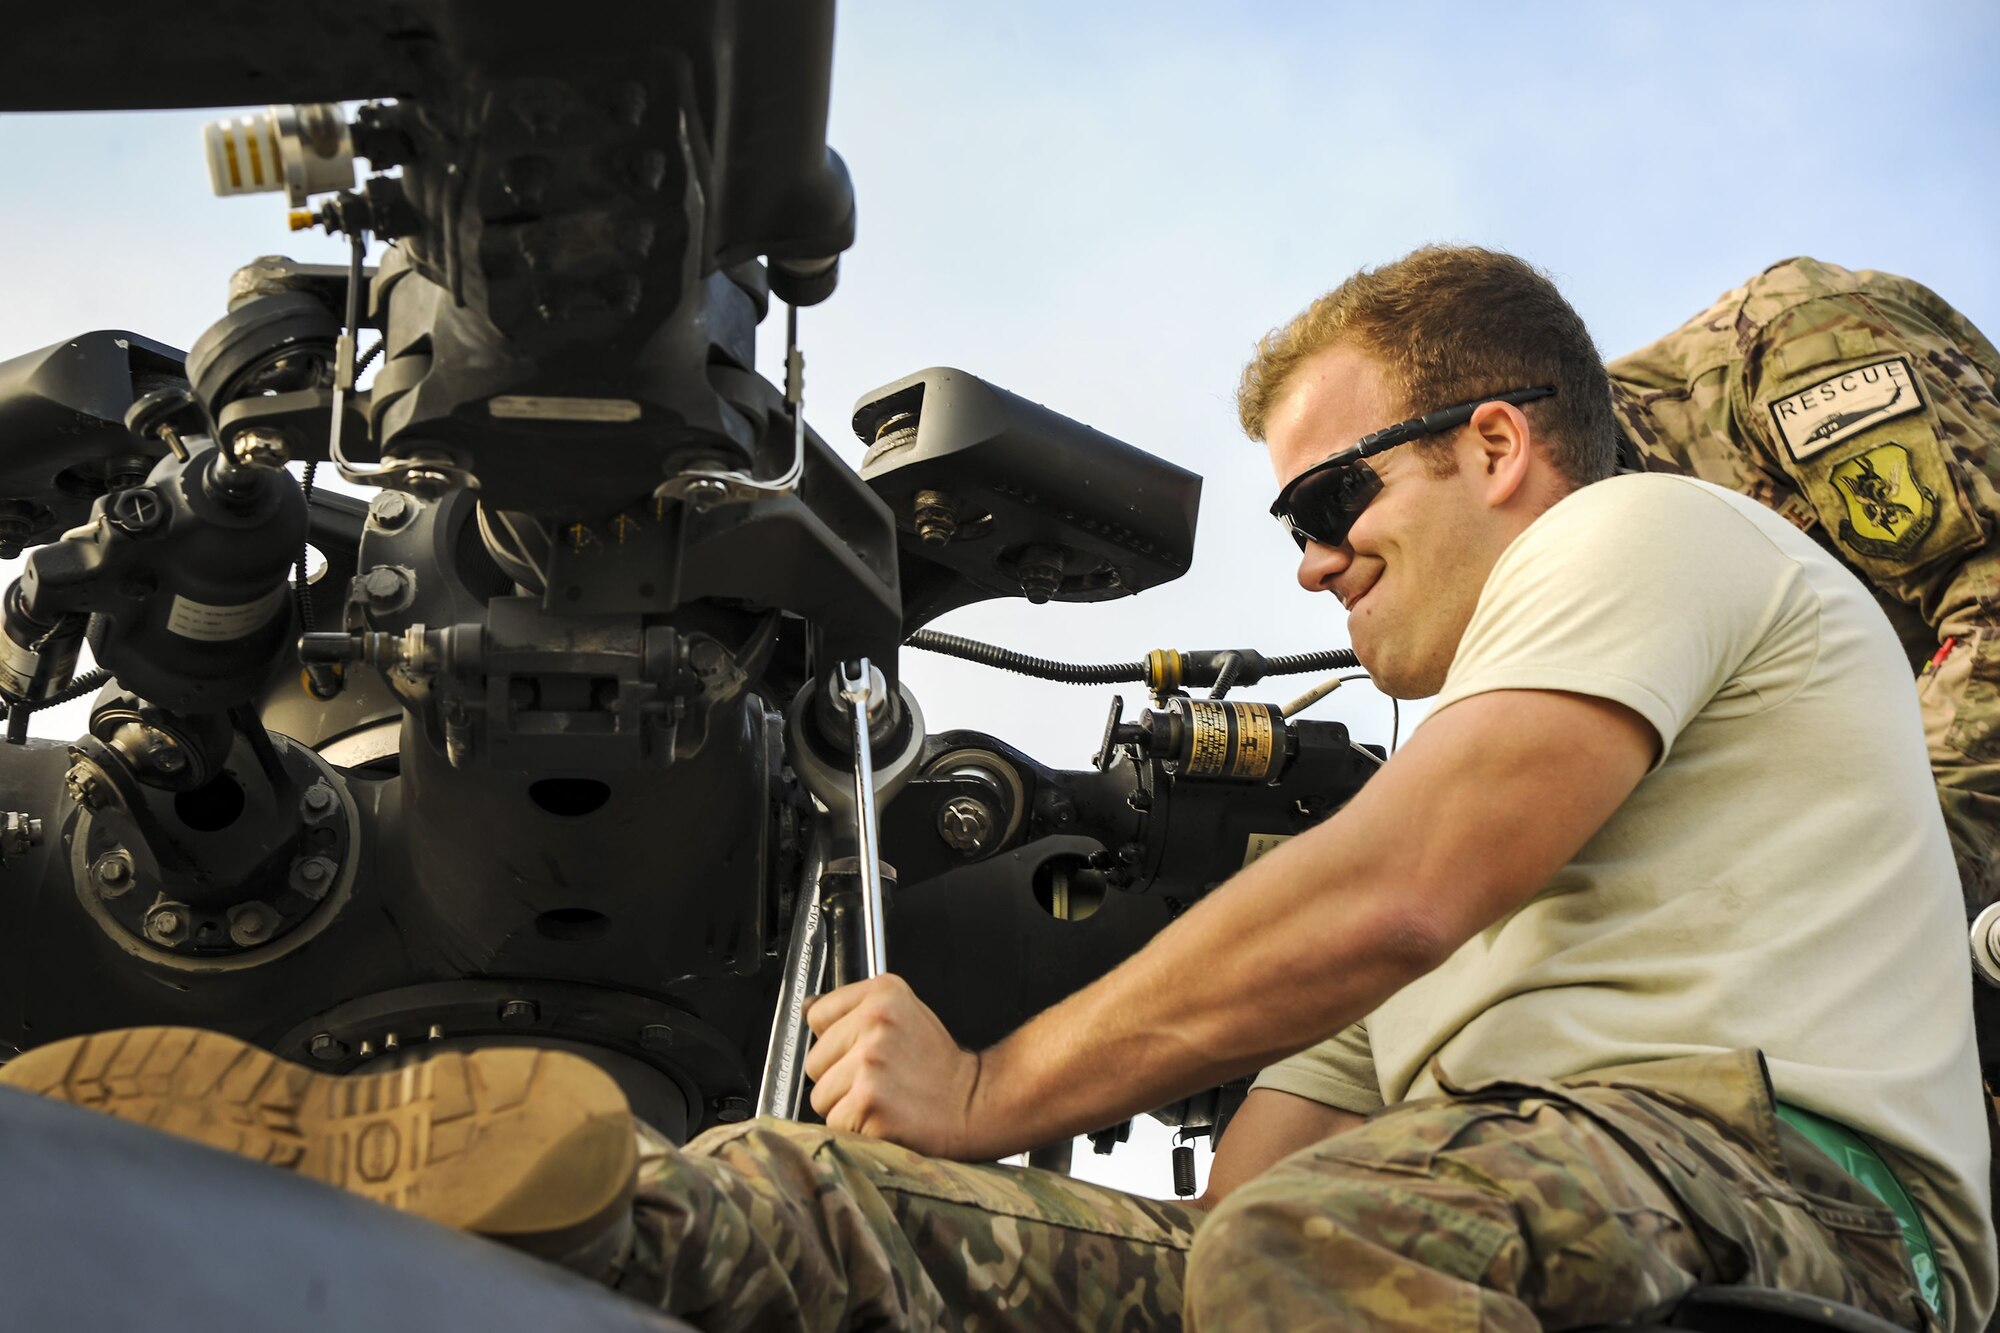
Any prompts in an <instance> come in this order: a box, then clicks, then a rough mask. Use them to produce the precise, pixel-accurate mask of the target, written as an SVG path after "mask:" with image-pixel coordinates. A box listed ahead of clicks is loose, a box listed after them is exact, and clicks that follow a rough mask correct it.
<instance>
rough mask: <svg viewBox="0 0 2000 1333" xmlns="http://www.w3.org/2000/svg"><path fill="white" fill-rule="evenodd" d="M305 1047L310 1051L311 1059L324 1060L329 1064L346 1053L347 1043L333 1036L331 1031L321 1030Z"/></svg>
mask: <svg viewBox="0 0 2000 1333" xmlns="http://www.w3.org/2000/svg"><path fill="white" fill-rule="evenodd" d="M306 1049H307V1050H308V1051H310V1052H312V1058H313V1059H315V1060H324V1061H326V1062H327V1063H329V1064H331V1063H332V1062H333V1061H335V1060H338V1059H339V1058H340V1057H341V1056H343V1055H346V1054H347V1043H346V1042H344V1041H342V1040H341V1039H340V1038H338V1037H336V1036H334V1035H333V1034H332V1033H331V1032H322V1033H319V1034H318V1035H316V1036H315V1037H314V1038H313V1039H312V1042H311V1044H310V1045H308V1046H307V1047H306Z"/></svg>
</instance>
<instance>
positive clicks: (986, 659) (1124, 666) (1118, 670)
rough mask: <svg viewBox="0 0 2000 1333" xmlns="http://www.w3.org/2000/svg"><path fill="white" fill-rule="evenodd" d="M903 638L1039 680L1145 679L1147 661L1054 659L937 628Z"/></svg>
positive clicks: (1111, 682) (1103, 681) (1108, 681)
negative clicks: (1093, 663) (1096, 662)
mask: <svg viewBox="0 0 2000 1333" xmlns="http://www.w3.org/2000/svg"><path fill="white" fill-rule="evenodd" d="M903 642H904V643H905V644H907V645H908V646H909V647H912V648H921V649H923V650H924V651H925V652H928V653H943V654H944V655H945V656H946V657H957V658H962V659H964V660H965V661H967V662H977V663H979V664H980V665H981V666H990V667H998V668H1000V669H1001V670H1002V671H1013V672H1018V673H1019V674H1021V675H1023V676H1034V677H1036V678H1037V679H1039V680H1059V681H1062V682H1063V683H1064V684H1067V685H1118V684H1122V683H1124V682H1126V681H1143V680H1145V679H1146V664H1145V663H1144V662H1106V663H1103V664H1101V665H1097V666H1090V665H1078V664H1076V663H1073V662H1052V661H1050V660H1049V659H1048V658H1046V657H1030V656H1028V655H1027V654H1026V653H1017V652H1015V651H1014V650H1013V649H1012V648H1002V647H1000V646H999V645H998V644H992V643H981V642H980V641H979V640H977V639H967V638H963V637H961V636H959V635H957V634H943V633H940V632H938V631H937V630H930V629H920V630H918V631H917V632H916V633H915V634H912V635H911V636H910V637H909V638H907V639H905V640H903Z"/></svg>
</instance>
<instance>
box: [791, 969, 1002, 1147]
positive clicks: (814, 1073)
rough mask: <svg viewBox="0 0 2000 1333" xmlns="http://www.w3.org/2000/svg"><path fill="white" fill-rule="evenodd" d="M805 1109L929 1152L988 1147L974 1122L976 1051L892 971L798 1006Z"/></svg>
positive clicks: (840, 1126)
mask: <svg viewBox="0 0 2000 1333" xmlns="http://www.w3.org/2000/svg"><path fill="white" fill-rule="evenodd" d="M806 1023H807V1025H808V1026H810V1027H811V1028H812V1030H813V1034H814V1036H815V1037H817V1038H818V1040H817V1041H816V1042H815V1043H814V1044H813V1048H812V1051H811V1053H810V1054H808V1055H807V1057H806V1077H808V1078H810V1079H811V1080H812V1081H813V1090H812V1105H813V1110H815V1111H817V1112H819V1113H820V1115H821V1116H823V1117H824V1118H825V1119H826V1123H827V1124H828V1125H830V1126H832V1127H833V1128H834V1129H843V1130H852V1131H855V1132H857V1133H861V1134H867V1135H871V1136H872V1137H874V1138H878V1139H887V1140H889V1141H890V1142H891V1143H899V1144H901V1145H903V1146H904V1147H905V1148H910V1149H913V1150H915V1151H917V1152H921V1153H926V1154H928V1155H930V1156H932V1157H951V1158H958V1159H961V1160H978V1159H981V1158H985V1157H990V1156H994V1155H997V1154H996V1153H994V1152H992V1151H991V1150H989V1149H988V1147H987V1146H986V1145H985V1144H984V1143H983V1142H982V1139H984V1138H985V1137H987V1135H985V1134H982V1133H981V1132H980V1127H979V1126H978V1125H977V1124H976V1123H975V1119H976V1117H975V1105H974V1104H975V1101H976V1100H977V1095H978V1092H979V1073H980V1059H979V1057H978V1056H977V1055H975V1054H973V1053H972V1052H971V1051H968V1050H965V1049H963V1048H961V1047H960V1046H959V1044H958V1043H957V1042H955V1041H953V1040H952V1039H951V1034H950V1033H949V1032H946V1031H945V1028H944V1024H943V1023H941V1022H939V1021H938V1016H937V1015H936V1014H934V1013H932V1012H931V1011H930V1008H929V1007H928V1006H927V1005H925V1004H924V1002H923V1001H922V1000H919V999H918V998H917V997H916V994H915V992H913V991H911V989H910V987H909V983H908V982H906V981H904V980H903V979H902V978H901V977H898V976H894V975H889V974H885V975H883V976H879V977H872V978H870V979H869V980H867V981H857V982H855V983H854V984H853V985H851V986H842V987H841V988H840V989H839V990H835V991H829V992H828V993H827V994H825V995H822V996H820V997H819V998H818V999H817V1000H815V1001H813V1003H812V1007H811V1008H809V1009H807V1010H806Z"/></svg>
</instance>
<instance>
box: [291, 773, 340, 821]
mask: <svg viewBox="0 0 2000 1333" xmlns="http://www.w3.org/2000/svg"><path fill="white" fill-rule="evenodd" d="M339 808H340V798H339V797H338V796H335V795H334V794H333V788H331V787H329V786H327V785H326V784H325V783H324V782H315V783H313V785H312V786H310V787H307V788H306V789H305V791H304V792H303V793H302V794H301V795H300V796H299V814H301V815H303V816H304V817H305V818H306V819H307V820H308V821H310V822H312V823H315V824H317V823H319V822H320V821H321V820H323V819H325V818H327V817H328V816H329V815H331V814H332V813H333V812H334V811H335V810H337V809H339Z"/></svg>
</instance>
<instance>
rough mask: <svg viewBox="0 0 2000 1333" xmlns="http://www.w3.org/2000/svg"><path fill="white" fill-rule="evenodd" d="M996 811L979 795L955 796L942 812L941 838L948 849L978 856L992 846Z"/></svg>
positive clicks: (939, 817) (940, 822) (945, 804)
mask: <svg viewBox="0 0 2000 1333" xmlns="http://www.w3.org/2000/svg"><path fill="white" fill-rule="evenodd" d="M994 824H995V820H994V818H993V811H992V809H991V808H990V807H989V806H988V805H987V804H986V802H984V801H982V800H980V799H979V798H977V797H975V796H954V797H952V798H951V799H950V800H949V801H946V802H945V803H944V805H943V807H942V808H940V809H939V810H938V836H939V837H940V838H943V839H944V843H945V846H947V847H949V848H951V849H952V850H953V851H955V852H963V853H964V854H965V855H967V856H977V855H978V854H979V853H981V852H983V851H985V850H986V849H987V847H988V846H990V845H991V844H992V840H993V833H994Z"/></svg>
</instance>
